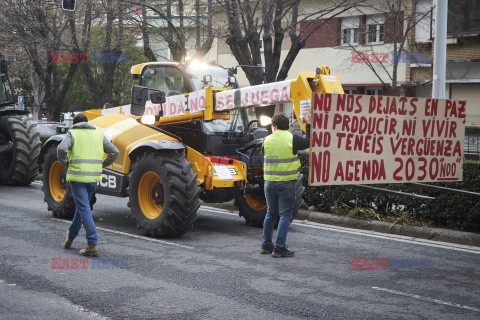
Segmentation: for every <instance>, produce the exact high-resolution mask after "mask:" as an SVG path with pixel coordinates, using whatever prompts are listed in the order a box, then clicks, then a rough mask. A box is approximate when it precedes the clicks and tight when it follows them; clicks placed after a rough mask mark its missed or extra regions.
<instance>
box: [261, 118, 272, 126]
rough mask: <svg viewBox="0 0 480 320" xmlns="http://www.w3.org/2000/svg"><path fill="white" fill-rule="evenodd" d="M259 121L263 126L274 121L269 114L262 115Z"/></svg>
mask: <svg viewBox="0 0 480 320" xmlns="http://www.w3.org/2000/svg"><path fill="white" fill-rule="evenodd" d="M258 121H259V122H260V125H261V126H262V127H264V126H268V125H269V124H271V123H272V118H270V117H267V116H260V118H259V119H258Z"/></svg>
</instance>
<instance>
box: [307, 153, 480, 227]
mask: <svg viewBox="0 0 480 320" xmlns="http://www.w3.org/2000/svg"><path fill="white" fill-rule="evenodd" d="M299 157H300V160H301V162H302V167H301V169H300V170H301V172H302V173H303V174H304V175H305V177H307V176H308V154H307V153H299ZM434 185H436V186H442V187H447V188H452V189H462V190H468V191H473V192H477V193H478V192H480V162H479V161H465V162H464V165H463V181H461V182H446V183H443V182H442V183H434ZM372 186H374V187H378V188H385V189H390V190H397V191H402V192H406V193H416V194H422V195H426V196H430V197H433V198H435V200H429V199H419V198H414V197H409V196H399V195H390V194H380V193H371V192H366V191H364V190H361V189H358V188H355V187H354V186H325V187H308V186H307V187H306V190H305V194H304V196H303V199H304V201H305V204H306V205H307V206H314V207H315V209H316V210H318V211H321V212H331V213H336V214H347V213H348V212H349V211H351V210H358V208H362V210H370V211H371V212H375V214H376V215H388V216H394V217H402V216H407V217H411V218H414V219H417V220H421V221H425V222H427V223H430V224H432V225H436V226H443V227H449V228H454V229H459V230H464V231H474V232H475V231H476V232H480V198H478V197H473V196H466V195H460V194H457V193H452V192H443V191H442V192H439V191H432V190H428V189H420V188H418V187H414V186H411V185H408V184H375V185H372Z"/></svg>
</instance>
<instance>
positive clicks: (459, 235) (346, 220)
mask: <svg viewBox="0 0 480 320" xmlns="http://www.w3.org/2000/svg"><path fill="white" fill-rule="evenodd" d="M201 203H202V205H203V204H205V205H208V206H211V207H216V208H220V209H225V210H228V211H230V212H238V209H237V207H236V206H234V205H233V201H230V202H225V203H204V202H201ZM295 220H296V221H310V222H316V223H322V224H329V225H335V226H339V227H345V228H353V229H361V230H369V231H375V232H381V233H389V234H396V235H401V236H407V237H412V238H420V239H428V240H434V241H441V242H450V243H457V244H462V245H466V246H475V247H480V234H478V233H473V232H465V231H457V230H449V229H444V228H430V227H417V226H406V225H401V224H393V223H391V222H385V221H377V220H361V219H355V218H350V217H343V216H336V215H333V214H330V213H322V212H316V211H310V210H302V209H300V210H299V212H298V215H297V217H296V218H295Z"/></svg>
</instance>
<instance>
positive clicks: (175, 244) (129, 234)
mask: <svg viewBox="0 0 480 320" xmlns="http://www.w3.org/2000/svg"><path fill="white" fill-rule="evenodd" d="M50 219H52V220H55V221H61V222H65V223H69V224H70V223H72V222H71V221H67V220H62V219H57V218H50ZM96 228H97V229H98V230H102V231H107V232H111V233H116V234H120V235H122V236H128V237H132V238H137V239H142V240H147V241H152V242H157V243H163V244H166V245H170V246H175V247H180V248H185V249H190V250H193V249H195V248H194V247H190V246H186V245H183V244H179V243H175V242H170V241H165V240H160V239H155V238H149V237H144V236H139V235H136V234H131V233H127V232H122V231H117V230H112V229H107V228H103V227H96Z"/></svg>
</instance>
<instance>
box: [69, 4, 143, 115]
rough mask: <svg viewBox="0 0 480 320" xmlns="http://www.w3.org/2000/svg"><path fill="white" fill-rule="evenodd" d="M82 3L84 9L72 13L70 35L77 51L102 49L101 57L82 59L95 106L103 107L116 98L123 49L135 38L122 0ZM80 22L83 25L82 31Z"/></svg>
mask: <svg viewBox="0 0 480 320" xmlns="http://www.w3.org/2000/svg"><path fill="white" fill-rule="evenodd" d="M82 6H83V8H82V10H77V12H72V13H69V27H70V36H71V38H72V42H73V47H74V50H75V51H78V52H84V53H85V52H89V51H91V50H95V49H99V51H96V53H98V55H99V56H100V58H99V59H100V60H101V61H96V62H98V63H96V64H95V63H81V70H82V73H83V75H84V78H85V81H86V83H87V86H88V89H89V91H90V94H91V96H92V100H93V104H94V106H95V107H101V106H103V105H104V104H105V103H110V102H111V100H112V94H113V92H112V88H113V84H114V81H115V78H114V75H115V69H116V68H117V66H118V65H119V63H122V62H123V61H122V59H120V57H121V54H122V51H123V49H124V48H125V47H126V46H127V43H128V42H129V41H133V38H132V35H131V34H129V33H128V32H126V31H125V26H124V20H123V16H124V12H123V10H124V6H123V5H122V3H121V1H120V0H104V1H102V2H98V1H95V0H85V1H84V3H83V4H82ZM77 26H81V27H82V29H81V31H77ZM78 37H80V41H79V39H78ZM94 42H96V43H94ZM92 58H93V57H92ZM97 59H98V57H97Z"/></svg>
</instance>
